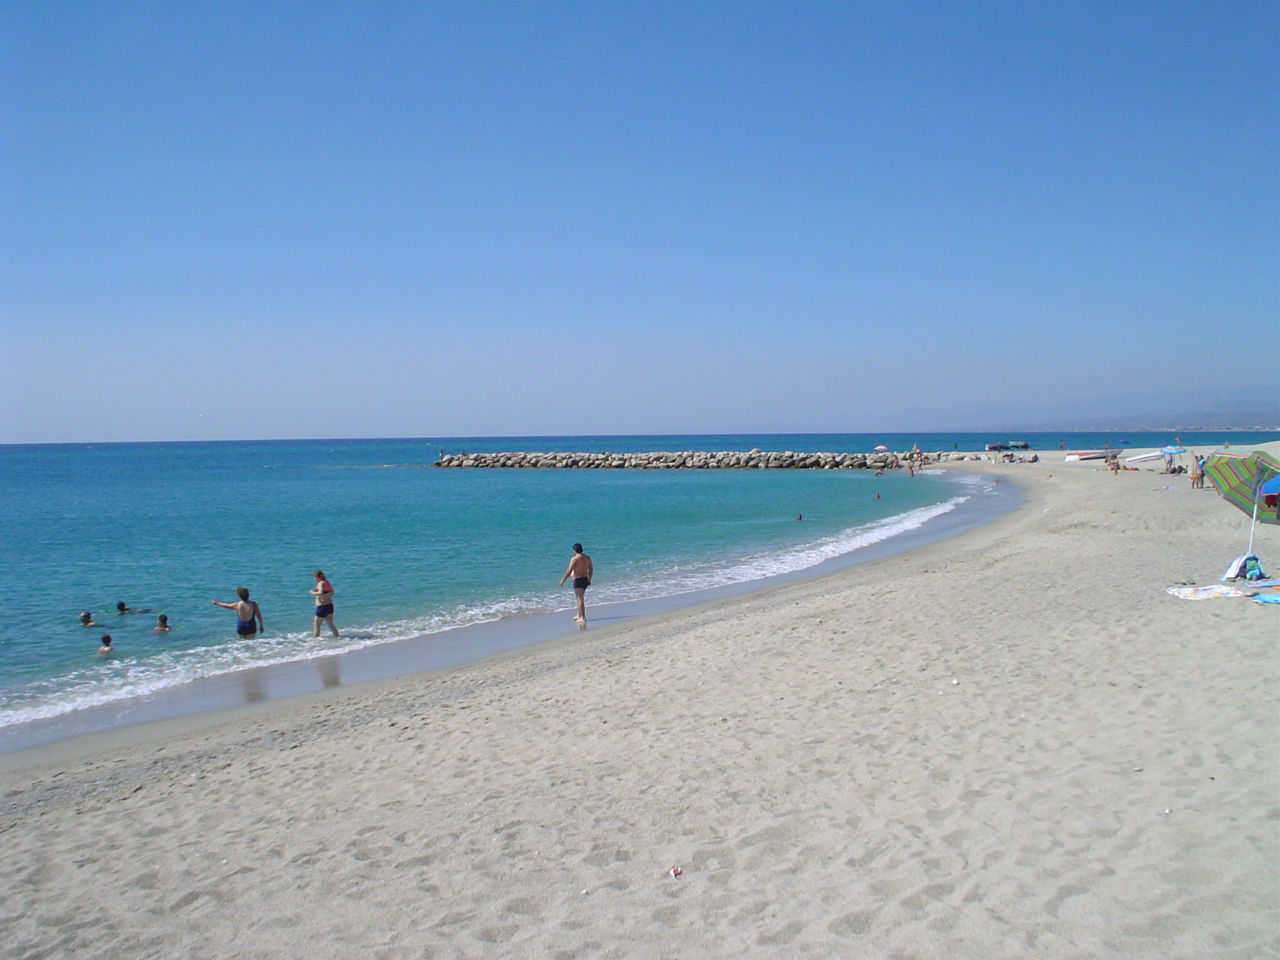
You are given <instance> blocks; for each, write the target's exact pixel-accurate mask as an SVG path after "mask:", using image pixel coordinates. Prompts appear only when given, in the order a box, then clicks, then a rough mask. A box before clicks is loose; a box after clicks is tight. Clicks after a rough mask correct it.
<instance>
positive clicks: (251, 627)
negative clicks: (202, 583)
mask: <svg viewBox="0 0 1280 960" xmlns="http://www.w3.org/2000/svg"><path fill="white" fill-rule="evenodd" d="M236 596H238V597H239V598H240V599H239V600H237V601H236V602H235V603H223V602H222V601H221V600H214V601H213V605H214V606H215V607H226V608H227V609H228V610H234V611H235V612H236V634H237V635H239V636H241V637H248V638H249V639H250V640H252V639H253V638H254V637H256V636H257V635H258V634H259V633H262V632H264V631H266V629H267V627H266V624H264V623H263V622H262V611H261V610H259V609H258V605H257V604H256V603H254V602H253V601H252V600H250V599H249V588H248V587H236Z"/></svg>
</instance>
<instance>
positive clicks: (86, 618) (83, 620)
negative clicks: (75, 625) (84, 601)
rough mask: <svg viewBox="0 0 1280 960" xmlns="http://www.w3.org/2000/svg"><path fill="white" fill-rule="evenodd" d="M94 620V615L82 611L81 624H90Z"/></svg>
mask: <svg viewBox="0 0 1280 960" xmlns="http://www.w3.org/2000/svg"><path fill="white" fill-rule="evenodd" d="M92 619H93V614H92V613H90V612H89V611H88V610H81V611H80V622H81V623H88V622H89V621H90V620H92Z"/></svg>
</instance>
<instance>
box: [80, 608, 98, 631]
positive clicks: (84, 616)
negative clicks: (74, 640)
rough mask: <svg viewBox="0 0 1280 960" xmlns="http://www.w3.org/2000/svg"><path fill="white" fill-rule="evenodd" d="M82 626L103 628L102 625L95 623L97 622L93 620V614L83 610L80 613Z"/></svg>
mask: <svg viewBox="0 0 1280 960" xmlns="http://www.w3.org/2000/svg"><path fill="white" fill-rule="evenodd" d="M80 626H82V627H100V626H102V624H100V623H95V622H94V619H93V614H92V613H90V612H89V611H88V610H81V611H80Z"/></svg>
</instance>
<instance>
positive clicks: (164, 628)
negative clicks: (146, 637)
mask: <svg viewBox="0 0 1280 960" xmlns="http://www.w3.org/2000/svg"><path fill="white" fill-rule="evenodd" d="M169 630H170V627H169V618H168V617H167V616H165V615H164V614H163V613H162V614H159V615H158V616H157V617H156V625H155V629H154V630H153V631H152V632H153V633H168V632H169Z"/></svg>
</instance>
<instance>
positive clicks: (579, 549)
mask: <svg viewBox="0 0 1280 960" xmlns="http://www.w3.org/2000/svg"><path fill="white" fill-rule="evenodd" d="M573 552H574V553H581V552H582V544H580V543H575V544H574V545H573Z"/></svg>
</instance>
